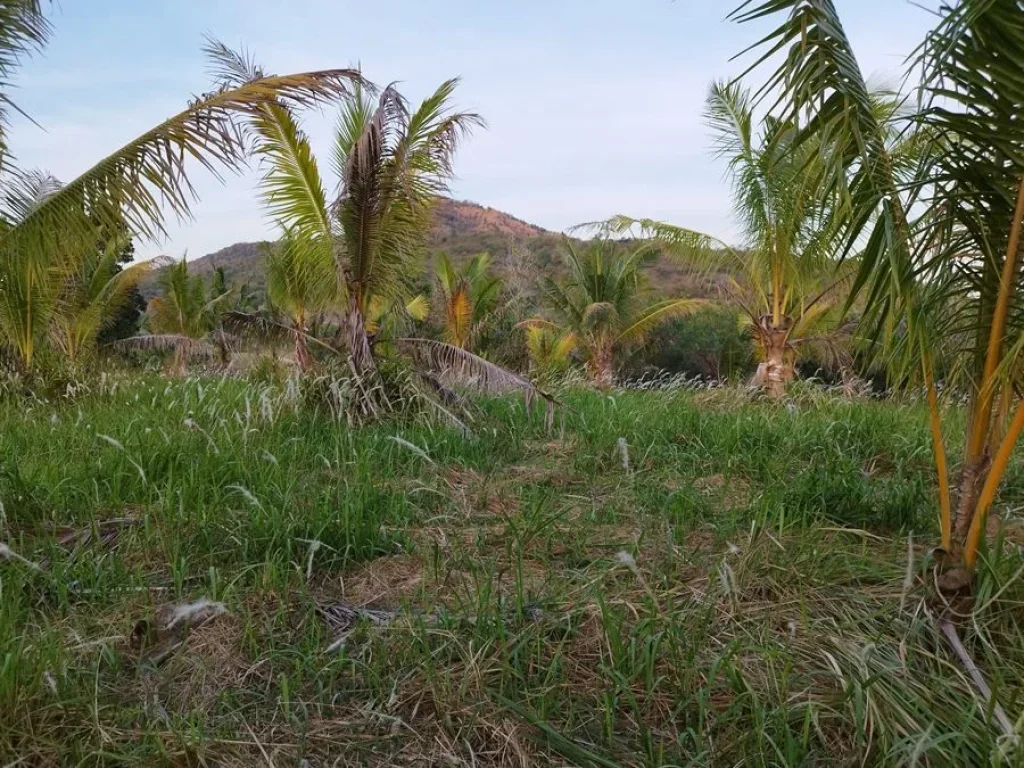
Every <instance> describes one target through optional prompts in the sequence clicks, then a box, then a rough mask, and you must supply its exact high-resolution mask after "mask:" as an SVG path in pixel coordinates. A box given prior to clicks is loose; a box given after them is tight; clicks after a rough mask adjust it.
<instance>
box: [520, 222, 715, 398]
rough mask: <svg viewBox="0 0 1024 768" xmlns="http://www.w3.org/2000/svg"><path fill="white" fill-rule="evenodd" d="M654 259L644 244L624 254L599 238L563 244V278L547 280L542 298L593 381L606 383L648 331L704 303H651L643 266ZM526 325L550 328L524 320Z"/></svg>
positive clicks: (541, 321) (537, 322) (607, 383)
mask: <svg viewBox="0 0 1024 768" xmlns="http://www.w3.org/2000/svg"><path fill="white" fill-rule="evenodd" d="M653 257H654V251H653V250H652V249H651V248H650V246H648V245H641V246H640V247H638V248H634V249H633V250H627V249H625V248H623V247H622V245H621V244H620V243H617V242H615V241H613V240H608V239H604V238H600V239H596V240H593V241H591V242H589V243H587V244H586V245H584V246H583V248H582V249H578V248H577V247H576V246H575V245H574V244H573V243H572V242H571V241H568V240H567V241H566V243H565V264H566V267H567V268H568V272H569V274H568V277H567V279H566V280H565V281H564V282H562V283H559V282H557V281H555V280H551V279H550V278H548V279H547V280H546V281H545V294H546V298H547V301H548V304H549V305H550V307H551V309H552V310H553V312H554V314H555V316H556V317H557V319H558V321H559V322H560V323H562V324H563V326H564V327H568V328H569V329H571V330H572V332H573V333H574V337H575V339H576V340H577V341H578V343H579V344H580V345H581V346H582V347H583V350H584V353H585V355H586V362H587V368H588V370H589V371H590V374H591V376H592V377H593V378H594V380H595V381H596V382H597V383H598V384H600V385H602V386H608V385H610V384H611V380H612V376H613V374H614V367H615V357H616V355H617V353H619V352H620V351H621V350H622V349H624V348H625V347H627V346H628V345H630V344H635V343H639V342H641V341H642V340H643V339H644V337H645V335H646V334H647V332H648V331H650V330H651V329H652V328H654V327H655V326H656V325H657V324H658V323H660V322H662V321H664V320H667V319H668V318H670V317H678V316H680V315H684V314H687V313H690V312H693V311H694V310H696V309H698V308H699V307H701V306H703V304H704V303H705V302H702V301H700V300H697V299H666V300H662V301H652V300H651V299H650V295H649V292H648V291H647V290H646V286H645V284H644V281H643V277H642V271H643V267H644V266H645V265H646V264H648V263H649V262H650V260H651V259H652V258H653ZM527 325H528V326H533V327H538V326H542V325H548V326H549V327H553V326H554V325H555V324H554V323H552V322H550V321H544V320H539V319H538V320H531V321H527Z"/></svg>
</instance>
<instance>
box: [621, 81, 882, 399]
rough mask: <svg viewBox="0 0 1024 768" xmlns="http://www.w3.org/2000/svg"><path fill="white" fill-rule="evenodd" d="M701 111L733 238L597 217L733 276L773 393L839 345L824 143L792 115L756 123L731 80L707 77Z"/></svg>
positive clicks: (765, 383) (760, 379)
mask: <svg viewBox="0 0 1024 768" xmlns="http://www.w3.org/2000/svg"><path fill="white" fill-rule="evenodd" d="M872 98H873V99H875V100H878V97H877V96H876V95H872ZM881 108H882V107H881V106H880V107H879V109H881ZM705 116H706V118H707V121H708V124H709V125H710V126H711V129H712V131H713V133H714V138H715V145H716V150H717V153H718V154H719V155H720V156H721V157H723V158H725V159H726V160H727V161H728V168H729V176H730V178H731V181H732V191H733V201H734V210H735V212H736V215H737V217H738V219H739V220H740V222H741V223H742V226H743V233H744V243H743V245H742V246H741V247H739V248H733V247H730V246H728V245H726V244H725V243H723V242H722V241H721V240H718V239H717V238H715V237H712V236H711V235H707V234H704V233H701V232H697V231H694V230H691V229H686V228H683V227H677V226H673V225H670V224H665V223H662V222H657V221H651V220H649V219H641V220H637V219H632V218H629V217H626V216H616V217H614V218H613V219H611V220H609V221H608V222H605V223H604V226H605V227H606V228H607V229H609V230H611V231H613V232H617V233H622V232H632V233H634V234H636V235H638V236H640V237H653V238H654V239H656V240H657V241H658V242H659V243H660V244H662V245H663V246H665V247H667V248H668V249H669V250H670V251H672V252H675V253H676V254H677V255H679V256H681V257H682V258H683V259H685V260H686V261H688V262H689V263H691V264H694V265H697V266H699V267H702V268H707V269H718V270H723V271H726V272H728V273H729V274H730V276H736V277H737V278H738V280H737V279H732V280H730V281H729V283H728V288H729V293H730V294H731V298H732V299H733V301H735V302H736V303H737V304H738V305H739V307H740V309H741V310H742V312H743V316H744V318H745V319H746V320H747V322H748V324H749V328H750V330H751V333H752V335H753V337H754V341H755V347H756V349H757V352H758V358H759V363H760V364H759V366H758V370H757V375H756V376H755V383H756V384H757V385H759V386H761V387H764V389H765V390H766V391H767V392H768V394H769V395H771V396H773V397H779V396H782V395H783V394H785V391H786V385H787V384H788V383H789V382H790V381H792V380H793V378H794V376H795V366H796V362H797V361H798V359H799V358H800V357H801V355H803V354H804V353H805V352H807V351H809V350H811V349H814V348H816V349H817V351H819V352H825V353H830V354H832V355H834V356H840V357H842V352H843V348H842V346H841V345H839V344H837V343H836V342H837V338H836V333H835V332H836V331H837V330H839V329H840V328H841V326H840V325H839V323H838V322H837V314H838V312H836V311H834V310H835V308H836V304H837V302H838V301H839V300H841V298H842V296H843V291H842V289H843V288H844V286H845V285H846V284H848V282H849V279H850V275H849V274H848V271H847V274H846V276H845V279H843V278H840V277H838V276H837V275H836V274H835V271H836V266H837V264H836V258H835V257H836V256H837V250H838V248H839V239H838V226H837V225H838V220H837V219H836V218H835V217H834V216H833V213H834V211H833V208H832V206H830V205H828V202H827V200H825V199H823V197H822V194H821V191H822V186H823V183H824V171H825V168H824V166H823V162H822V158H823V155H824V154H825V148H824V146H823V144H822V143H821V142H817V143H816V142H811V141H805V140H801V139H800V127H799V124H798V123H797V122H796V121H795V120H781V119H778V118H775V117H772V116H768V117H766V118H765V119H764V120H763V121H762V123H761V125H760V127H759V128H758V126H757V124H756V121H755V119H754V115H753V105H752V99H751V96H750V94H749V93H748V92H747V91H746V90H744V89H742V88H740V87H739V86H737V85H735V84H725V83H715V84H714V85H712V87H711V90H710V93H709V95H708V100H707V107H706V110H705Z"/></svg>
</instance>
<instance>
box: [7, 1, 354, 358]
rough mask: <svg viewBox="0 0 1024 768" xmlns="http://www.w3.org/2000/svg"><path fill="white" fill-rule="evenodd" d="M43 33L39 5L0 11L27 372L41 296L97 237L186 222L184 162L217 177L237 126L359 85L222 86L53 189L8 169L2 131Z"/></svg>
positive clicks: (38, 332)
mask: <svg viewBox="0 0 1024 768" xmlns="http://www.w3.org/2000/svg"><path fill="white" fill-rule="evenodd" d="M49 33H50V25H49V23H48V21H47V19H46V17H45V15H44V13H43V3H41V2H39V0H6V1H5V2H0V264H2V265H3V276H2V277H0V294H3V295H0V316H2V317H0V323H2V324H3V326H4V328H3V330H4V335H5V337H6V341H7V342H8V344H10V345H11V346H13V347H14V348H15V349H16V350H17V352H18V354H19V356H20V357H21V359H22V360H23V361H24V362H25V363H26V364H31V360H32V358H33V355H34V352H35V350H36V347H37V346H38V343H39V340H40V339H42V338H43V336H44V335H45V332H46V329H47V323H45V322H44V321H43V318H44V317H46V316H48V314H49V313H50V312H52V310H53V307H54V303H53V301H52V300H51V299H50V298H47V297H46V296H45V295H44V293H45V290H44V287H45V286H48V285H50V284H51V279H52V277H53V275H54V274H61V273H66V272H69V271H70V272H74V271H76V269H77V268H78V267H77V264H78V262H80V261H81V260H82V259H84V258H86V257H87V256H88V255H89V254H90V253H92V252H93V251H94V250H95V246H96V242H97V238H96V233H97V230H99V231H108V232H109V231H116V228H117V227H124V226H127V229H128V231H129V232H131V233H132V234H136V235H141V236H144V237H152V236H157V235H160V234H162V233H163V232H164V226H163V224H164V221H165V218H164V217H165V215H166V214H167V212H171V213H173V214H174V215H175V216H178V217H187V216H188V215H189V211H190V208H191V203H192V202H193V201H194V199H195V190H194V188H193V186H192V184H191V181H190V172H191V170H192V166H191V163H190V162H189V161H192V160H194V161H197V162H198V165H200V166H203V167H205V168H206V169H208V170H210V171H213V172H214V173H218V172H220V171H222V170H237V169H241V168H242V166H243V163H244V161H245V157H246V154H247V153H246V149H247V147H246V144H245V141H244V136H243V135H242V133H241V132H240V131H239V129H238V125H237V123H236V117H237V116H239V115H247V114H251V113H252V112H253V111H255V110H259V109H261V108H262V107H264V106H265V105H267V104H271V103H273V104H284V105H287V106H289V107H292V108H299V107H304V106H307V105H311V104H314V103H320V102H322V101H324V100H327V99H333V98H336V97H338V96H346V95H349V94H350V93H351V88H352V86H353V84H356V83H360V82H362V78H361V77H360V75H359V74H358V73H357V72H355V71H352V70H347V69H332V70H324V71H319V72H307V73H301V74H296V75H284V76H278V75H265V74H264V73H262V72H259V73H254V76H253V77H251V78H248V79H246V80H245V81H244V82H241V81H236V82H233V83H232V84H230V85H228V84H226V83H224V82H223V81H221V82H219V83H218V84H217V86H216V87H215V89H214V90H213V91H211V92H209V93H206V94H203V95H202V96H201V97H199V98H197V99H195V100H193V101H192V102H191V103H190V104H189V105H188V107H187V108H186V109H184V110H183V111H182V112H180V113H179V114H177V115H175V116H173V117H171V118H170V119H168V120H166V121H164V122H163V123H161V124H160V125H158V126H156V127H155V128H153V129H151V130H149V131H147V132H146V133H144V134H143V135H142V136H140V137H139V138H137V139H135V140H134V141H132V142H131V143H129V144H128V145H126V146H125V147H122V148H121V149H119V150H117V151H115V152H114V153H113V154H111V155H109V156H108V157H106V158H104V159H102V160H101V161H100V162H98V163H97V164H96V165H94V166H93V167H92V168H90V169H89V170H87V171H85V172H84V173H83V174H82V175H80V176H79V177H78V178H76V179H74V180H72V181H70V182H68V183H66V184H58V183H56V182H54V181H53V180H52V179H51V178H50V177H48V176H45V175H43V174H33V173H27V172H25V171H23V170H20V169H18V168H17V167H16V166H14V165H13V163H12V162H11V158H10V156H9V154H8V152H7V141H6V131H5V128H6V122H5V118H6V114H7V111H8V110H9V109H11V108H15V109H16V107H13V101H12V99H11V97H10V95H9V89H10V87H11V78H12V76H13V74H14V72H15V70H16V69H17V67H18V66H19V64H21V62H22V61H23V59H24V58H25V57H26V56H27V55H29V54H30V53H32V52H34V51H36V50H38V49H40V48H42V46H43V45H44V44H45V42H46V40H47V38H48V36H49ZM51 296H52V294H51ZM37 310H41V311H42V313H43V314H40V312H39V311H37Z"/></svg>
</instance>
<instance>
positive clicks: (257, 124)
mask: <svg viewBox="0 0 1024 768" xmlns="http://www.w3.org/2000/svg"><path fill="white" fill-rule="evenodd" d="M659 1H660V0H659ZM665 4H666V5H667V6H671V7H669V8H666V9H663V11H664V12H667V13H675V12H679V13H683V11H684V9H683V8H682V7H681V6H672V4H670V3H667V1H666V3H665ZM189 5H190V4H189V3H184V4H183V5H182V10H181V11H180V12H181V13H184V12H185V11H184V6H189ZM895 5H896V4H895V3H894V6H895ZM282 10H283V9H282ZM620 10H621V9H620ZM916 10H917V12H918V13H919V14H920V18H921V20H922V23H923V24H925V25H926V30H927V31H926V33H925V34H924V35H923V36H921V37H920V38H919V39H913V40H911V41H909V42H908V46H907V50H910V51H912V52H911V53H910V55H909V57H907V58H906V59H905V60H901V61H900V62H899V63H898V67H899V76H898V77H896V78H890V80H889V81H888V82H879V81H878V80H877V79H875V78H872V77H870V76H869V74H870V73H869V72H868V71H867V70H866V68H865V66H864V65H863V64H862V58H860V47H859V45H858V44H857V41H859V40H860V39H861V36H851V35H850V34H849V33H848V30H849V29H850V27H849V26H847V21H848V19H849V18H850V15H851V14H852V13H853V12H854V4H852V3H842V2H838V1H837V0H836V1H834V0H747V1H746V2H742V0H733V2H732V3H725V4H723V8H722V9H721V11H720V12H719V15H720V16H721V17H722V19H723V21H722V28H723V29H726V28H727V29H728V30H729V33H730V34H734V35H737V39H739V40H741V41H743V43H742V44H741V45H739V46H737V47H736V50H734V51H732V52H731V53H732V54H735V58H734V59H733V60H732V63H731V64H730V67H731V69H727V70H726V69H723V71H722V72H721V74H720V75H719V76H716V77H715V78H714V79H711V80H709V82H707V89H706V93H707V96H706V100H705V101H704V102H703V103H700V102H697V103H692V104H687V105H685V106H686V108H687V109H689V110H691V111H692V112H693V113H695V114H697V113H699V114H700V117H701V125H702V126H703V128H702V130H703V132H704V144H703V146H702V147H701V148H699V151H700V152H702V153H703V155H704V156H706V160H707V162H708V163H713V164H714V167H715V169H716V171H717V172H718V173H720V174H721V184H722V189H723V190H727V192H725V191H724V192H723V195H724V194H728V199H729V203H730V205H731V212H730V214H729V215H730V216H731V221H733V222H734V223H735V227H734V228H732V229H726V230H721V229H720V228H719V227H718V225H714V224H708V223H707V221H708V219H707V218H706V217H703V216H701V215H699V214H697V213H694V214H693V215H692V216H691V215H689V214H687V213H685V211H686V208H685V206H682V207H678V206H677V207H675V208H672V209H671V210H681V211H684V213H682V214H680V216H678V217H671V218H666V217H665V216H663V215H661V214H659V210H661V211H663V210H666V208H664V207H662V208H658V207H657V206H652V207H651V209H649V210H644V209H643V207H642V205H638V207H637V208H635V209H630V210H620V209H618V208H616V207H613V204H612V203H609V205H608V207H607V209H605V210H604V213H603V214H602V215H600V216H598V217H594V218H595V220H591V221H577V222H574V223H573V224H574V225H573V226H568V227H566V228H565V230H564V231H562V232H557V233H556V232H552V231H548V230H546V229H543V228H541V227H539V226H536V225H534V224H530V223H527V222H525V221H522V220H520V219H518V218H516V217H514V216H512V215H511V214H506V213H504V212H502V211H499V210H497V209H494V208H486V207H484V206H482V205H477V204H475V203H470V202H465V201H459V200H456V199H454V198H453V188H455V186H457V182H458V180H459V178H460V177H461V176H462V175H463V174H462V171H460V158H463V157H465V155H466V153H467V151H468V150H467V148H469V147H471V146H472V145H473V142H474V141H478V140H479V138H480V137H481V136H482V135H485V134H486V132H487V131H488V129H489V122H488V121H489V119H490V118H489V116H488V115H487V114H483V111H482V110H481V111H477V110H476V109H474V108H473V105H472V104H471V103H469V104H467V99H466V97H465V93H466V90H465V87H464V83H463V81H462V80H460V74H463V73H460V72H458V71H454V72H451V75H450V77H449V78H448V79H444V80H442V81H438V82H434V83H433V87H432V88H430V89H427V90H422V89H420V88H418V87H411V86H409V85H408V84H407V83H405V82H404V81H402V80H401V79H400V78H401V77H402V76H403V75H409V74H411V73H403V72H395V73H392V76H393V77H394V78H395V79H394V81H384V82H375V81H373V80H371V79H370V77H369V75H368V73H367V72H365V71H364V70H363V69H362V68H361V67H360V66H359V65H352V64H345V65H344V66H342V65H341V63H342V62H337V61H336V62H334V63H335V64H337V65H338V66H336V67H335V68H323V69H315V70H311V71H299V72H296V73H284V74H278V73H277V72H278V70H276V69H274V62H273V60H272V57H273V51H272V50H271V51H268V53H267V55H268V58H267V60H266V61H264V60H263V59H262V58H260V56H261V55H262V54H260V52H259V51H251V50H249V49H247V48H244V47H242V46H241V45H238V46H233V45H228V44H225V43H224V42H221V41H220V40H218V39H217V38H215V37H212V36H211V37H208V38H207V39H206V42H205V43H204V44H203V45H202V48H201V50H198V49H197V50H196V51H195V52H194V54H193V53H191V52H190V53H189V55H190V56H192V58H193V59H194V60H195V61H197V62H199V63H200V64H201V66H202V67H203V68H204V69H205V70H206V71H207V72H208V75H209V81H208V82H206V83H202V82H200V83H199V84H198V85H197V88H196V92H197V93H198V95H195V94H193V95H190V94H189V93H187V92H186V93H182V94H181V99H180V103H179V105H178V107H177V109H178V111H177V113H176V114H171V115H170V116H169V117H167V118H166V119H165V120H164V121H163V122H161V123H159V124H157V125H155V126H153V127H151V128H149V129H148V130H146V131H145V132H143V133H141V135H139V136H138V137H137V138H135V139H134V140H132V141H130V142H129V143H128V144H126V145H125V146H123V147H121V148H120V149H117V150H116V151H114V152H113V153H111V154H108V155H106V156H105V157H96V158H93V159H92V160H91V161H90V163H91V167H90V165H89V164H88V163H87V164H86V166H85V167H86V170H84V172H82V173H81V174H80V175H78V176H77V177H75V178H57V177H56V175H55V174H53V173H51V172H50V171H48V170H47V169H46V168H39V167H35V166H34V165H30V164H28V163H26V162H23V160H22V155H21V153H20V152H19V144H20V143H24V139H23V137H24V136H25V135H27V134H26V132H25V129H24V128H25V126H26V125H28V126H30V127H31V130H32V131H36V130H38V131H42V130H43V129H44V127H43V126H41V125H40V126H37V125H35V123H34V122H30V121H31V120H32V114H31V112H32V110H31V108H30V107H29V106H27V105H28V104H29V103H35V102H34V101H32V97H33V94H34V93H36V91H37V89H40V88H43V87H44V84H45V79H39V78H33V77H32V71H33V66H34V65H37V64H38V63H39V62H40V61H45V60H46V57H47V49H48V43H51V42H52V41H53V39H54V36H55V35H56V34H57V33H58V31H59V30H60V27H61V24H62V23H63V22H62V19H63V16H62V11H61V8H60V6H59V4H56V3H53V4H51V3H50V2H47V0H0V765H4V766H57V765H76V766H101V765H102V766H143V765H145V766H155V765H161V766H162V765H167V766H255V765H266V766H309V767H312V766H348V765H351V766H393V765H402V766H404V765H408V766H435V765H437V766H467V767H468V766H533V765H579V766H623V767H625V766H648V767H651V768H654V767H655V766H812V765H827V764H834V765H850V766H853V765H865V766H866V765H870V766H875V765H877V766H890V765H891V766H896V765H920V766H1015V765H1024V578H1022V575H1024V456H1022V454H1021V451H1020V450H1018V444H1019V442H1020V441H1019V438H1020V434H1021V431H1022V430H1024V266H1022V261H1024V243H1022V242H1021V238H1022V233H1021V230H1022V225H1024V0H941V2H935V3H925V7H923V8H920V9H916ZM139 12H140V13H147V12H148V11H146V10H140V11H139ZM884 13H885V12H884V11H880V12H879V14H876V15H884ZM858 20H859V17H858ZM382 21H383V20H382ZM875 21H876V23H877V24H886V23H888V22H887V21H886V20H885V19H884V18H878V19H876V20H875ZM395 23H396V24H398V23H400V22H399V21H397V20H396V21H395ZM630 23H631V22H630V19H629V14H622V15H621V19H620V20H619V22H618V24H619V25H620V26H621V27H622V29H623V30H624V32H625V30H626V28H628V27H629V25H630ZM460 34H461V33H460ZM674 34H675V33H674ZM693 34H694V30H692V29H691V30H685V29H683V28H682V27H681V28H680V29H679V30H678V37H679V40H680V41H681V42H680V45H683V42H682V41H683V40H684V38H685V37H686V36H687V35H690V36H692V35H693ZM441 44H442V41H438V45H441ZM197 48H198V47H197ZM453 50H458V49H453ZM450 53H451V51H449V54H450ZM344 55H345V56H346V57H347V56H358V55H364V54H362V53H361V52H360V51H346V52H345V54H344ZM127 57H128V55H127V54H126V56H125V58H127ZM353 60H354V59H353ZM447 60H448V59H446V61H447ZM330 63H331V62H330V61H328V62H327V64H330ZM125 65H126V66H134V65H133V64H132V63H131V62H130V61H125ZM82 67H83V71H85V70H88V68H89V63H88V62H83V63H82ZM98 76H99V75H98ZM611 90H614V86H613V87H612V88H611ZM669 100H670V99H668V98H666V103H665V108H666V109H667V108H668V107H669V104H668V101H669ZM620 107H621V108H622V109H629V105H628V103H625V102H623V103H621V104H617V105H616V107H615V108H616V109H619V108H620ZM530 109H532V108H531V107H530V106H529V105H523V110H524V113H525V114H531V113H530ZM645 109H646V110H648V111H650V110H654V111H655V112H657V110H658V109H659V106H658V105H657V104H654V105H649V104H648V105H646V106H645ZM543 110H544V107H543V105H540V106H538V107H537V114H536V117H537V119H543V120H548V119H549V118H548V117H541V114H542V112H543ZM108 114H109V119H110V121H116V120H117V119H118V118H117V108H116V107H113V101H112V109H111V110H110V112H109V113H108ZM555 114H556V115H557V114H558V113H557V112H556V113H555ZM550 119H551V121H552V122H553V123H554V122H556V120H555V119H554V118H550ZM666 119H669V118H668V117H666ZM325 120H326V121H327V122H328V123H329V126H330V128H329V132H328V133H329V135H326V140H324V141H321V140H320V138H321V134H322V133H323V130H322V127H323V125H324V121H325ZM16 124H17V125H20V126H21V127H20V128H19V129H18V130H14V128H13V127H12V126H15V125H16ZM111 124H113V122H112V123H111ZM547 130H548V131H550V133H549V134H547V137H548V140H550V141H551V142H552V143H553V145H555V146H557V145H558V143H559V142H564V143H565V144H566V145H568V144H569V143H572V142H573V141H576V140H579V139H580V136H581V135H582V133H585V131H586V130H587V129H586V126H575V127H569V126H562V127H559V126H557V125H554V124H552V125H549V126H547ZM637 133H638V135H636V136H633V137H623V141H624V144H625V147H626V148H625V149H621V148H620V150H621V151H624V152H629V151H630V149H629V147H630V146H631V142H635V146H636V147H637V151H639V149H640V145H641V144H642V143H643V141H644V139H643V137H642V136H641V135H640V134H642V130H640V129H639V128H638V132H637ZM695 151H697V150H695ZM525 152H526V150H524V153H525ZM29 154H31V151H30V152H29ZM617 156H618V155H617ZM239 172H245V173H250V174H253V178H254V179H255V187H256V196H257V199H256V200H255V201H254V205H258V206H259V208H260V209H261V211H262V214H263V216H265V219H266V221H267V222H269V226H270V227H271V230H272V232H273V234H272V236H270V237H269V238H268V239H265V240H263V241H260V242H254V243H239V244H237V245H235V246H230V247H228V248H225V249H224V250H222V251H219V252H218V253H216V254H213V255H211V256H206V257H202V258H198V257H193V256H190V255H187V254H185V253H183V252H182V250H181V249H176V248H175V245H174V239H173V237H172V236H171V233H172V231H176V230H173V226H177V224H176V223H180V222H187V225H188V227H191V228H193V229H195V230H201V229H202V228H203V227H204V216H203V208H202V207H201V203H200V199H199V198H200V191H204V190H206V189H209V188H210V185H211V184H216V183H217V182H218V181H219V180H221V179H225V178H227V177H230V176H231V175H232V174H234V173H239ZM202 179H205V180H206V181H205V182H204V181H201V180H202ZM540 186H542V184H539V185H538V187H540ZM637 199H640V200H643V199H650V198H637ZM252 237H253V238H254V239H257V238H259V237H260V233H253V235H252ZM154 253H161V254H164V255H159V256H157V257H155V258H152V257H151V256H150V255H151V254H154ZM140 254H145V255H144V256H143V255H140Z"/></svg>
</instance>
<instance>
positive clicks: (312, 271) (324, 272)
mask: <svg viewBox="0 0 1024 768" xmlns="http://www.w3.org/2000/svg"><path fill="white" fill-rule="evenodd" d="M266 263H267V296H268V298H269V299H270V301H271V302H272V303H273V305H274V306H275V307H277V308H278V309H279V310H281V312H283V313H284V314H285V315H286V316H287V318H288V325H289V327H290V331H291V334H292V337H293V339H294V343H295V361H296V363H297V364H298V366H299V370H302V371H305V370H308V369H309V367H310V365H312V362H313V359H312V357H311V356H310V354H309V346H308V344H307V336H308V332H309V323H310V321H311V320H312V319H314V318H315V317H317V316H319V315H321V314H322V313H324V312H326V311H327V310H328V309H331V308H332V307H334V306H335V305H336V304H337V302H338V299H339V297H340V295H341V294H340V290H339V287H338V272H337V269H336V268H335V265H334V259H333V258H331V254H330V253H329V252H326V251H323V250H311V249H304V248H301V247H296V246H295V245H294V244H293V243H292V242H291V240H290V238H289V236H288V235H287V234H286V235H285V237H284V238H283V239H282V241H281V242H280V243H278V244H277V245H276V246H274V247H271V248H269V249H268V251H267V257H266Z"/></svg>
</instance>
